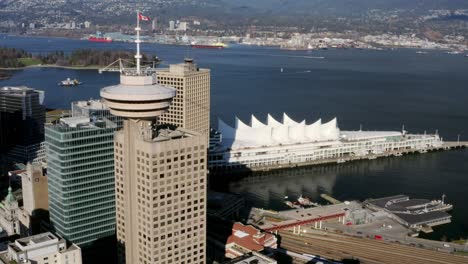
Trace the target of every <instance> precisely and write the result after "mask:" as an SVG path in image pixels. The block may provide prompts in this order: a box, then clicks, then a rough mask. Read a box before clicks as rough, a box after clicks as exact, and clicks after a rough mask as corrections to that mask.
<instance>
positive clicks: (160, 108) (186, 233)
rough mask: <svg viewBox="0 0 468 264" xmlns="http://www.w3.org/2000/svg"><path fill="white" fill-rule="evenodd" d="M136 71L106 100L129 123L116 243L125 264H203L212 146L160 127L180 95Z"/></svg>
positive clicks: (120, 161) (118, 141)
mask: <svg viewBox="0 0 468 264" xmlns="http://www.w3.org/2000/svg"><path fill="white" fill-rule="evenodd" d="M136 30H137V40H136V43H137V54H136V56H135V58H136V59H137V68H136V69H126V70H125V71H124V72H123V73H122V74H121V76H120V84H119V85H115V86H110V87H106V88H103V89H102V90H101V96H102V97H103V98H104V99H105V103H106V104H107V105H108V107H109V108H110V109H111V113H112V114H113V115H117V116H121V117H124V118H125V120H124V125H123V130H120V131H118V132H117V133H116V135H115V143H114V148H115V175H116V178H115V181H116V182H115V186H116V211H117V240H118V243H119V244H120V247H119V260H120V263H127V264H130V263H131V264H149V263H200V264H201V263H205V251H206V249H205V248H206V246H205V244H206V242H205V240H206V234H205V233H206V217H205V213H206V172H207V171H206V142H205V138H204V137H203V136H202V135H201V134H199V133H197V132H191V131H190V130H186V129H183V128H178V129H171V128H168V127H164V126H159V125H157V117H158V116H160V115H161V114H163V113H164V112H166V111H167V109H168V108H169V105H170V103H171V100H172V98H173V97H174V96H175V89H173V88H169V87H166V86H161V85H158V84H156V83H157V80H156V76H155V74H154V72H153V71H150V70H143V71H142V70H141V69H140V59H141V55H140V52H139V43H140V40H139V30H140V28H139V27H138V26H137V28H136Z"/></svg>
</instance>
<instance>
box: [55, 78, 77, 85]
mask: <svg viewBox="0 0 468 264" xmlns="http://www.w3.org/2000/svg"><path fill="white" fill-rule="evenodd" d="M80 84H82V82H80V81H78V79H73V80H72V79H70V78H67V79H66V80H63V81H61V82H59V83H58V85H60V86H76V85H80Z"/></svg>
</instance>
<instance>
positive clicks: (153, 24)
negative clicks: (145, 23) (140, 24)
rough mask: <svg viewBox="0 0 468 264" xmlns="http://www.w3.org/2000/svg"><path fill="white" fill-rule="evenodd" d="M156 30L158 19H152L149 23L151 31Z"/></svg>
mask: <svg viewBox="0 0 468 264" xmlns="http://www.w3.org/2000/svg"><path fill="white" fill-rule="evenodd" d="M156 29H158V19H157V18H154V19H153V21H151V30H153V31H155V30H156Z"/></svg>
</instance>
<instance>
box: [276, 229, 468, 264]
mask: <svg viewBox="0 0 468 264" xmlns="http://www.w3.org/2000/svg"><path fill="white" fill-rule="evenodd" d="M279 234H280V236H281V247H282V248H285V249H287V250H291V251H293V252H297V253H307V254H312V255H319V256H322V257H325V258H329V259H336V260H341V259H343V258H354V259H359V260H360V261H361V263H364V264H367V263H368V264H377V263H379V264H380V263H382V264H385V263H388V264H395V263H402V264H403V263H411V264H419V263H420V264H452V263H453V264H462V263H467V264H468V256H459V255H453V254H449V253H446V252H437V251H433V250H428V249H422V248H417V247H411V246H406V245H400V244H396V243H388V242H383V241H378V240H374V239H366V238H355V237H349V236H345V235H339V234H326V235H318V234H304V235H302V236H297V235H294V234H292V233H291V232H288V231H282V232H280V233H279Z"/></svg>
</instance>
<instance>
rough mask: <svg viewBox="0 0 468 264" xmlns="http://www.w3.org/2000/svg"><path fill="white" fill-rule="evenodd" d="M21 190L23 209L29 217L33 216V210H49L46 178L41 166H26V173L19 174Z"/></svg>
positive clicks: (34, 164)
mask: <svg viewBox="0 0 468 264" xmlns="http://www.w3.org/2000/svg"><path fill="white" fill-rule="evenodd" d="M21 189H22V193H23V207H24V210H25V211H26V212H28V214H29V215H33V213H34V211H35V210H44V211H48V210H49V200H48V198H47V197H48V193H49V192H48V186H47V176H46V175H44V173H43V169H42V166H41V164H38V163H32V164H31V163H28V164H27V166H26V172H24V173H22V174H21Z"/></svg>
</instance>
